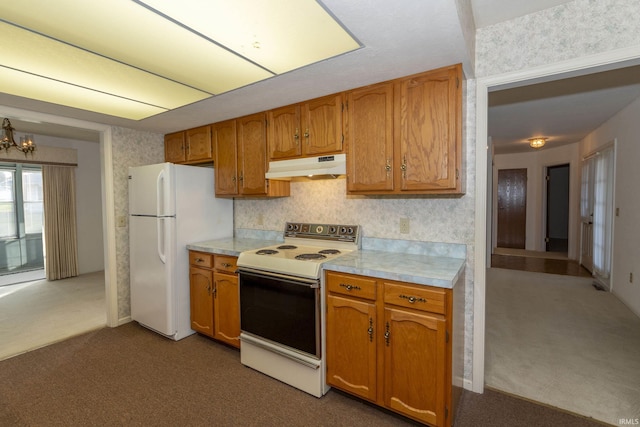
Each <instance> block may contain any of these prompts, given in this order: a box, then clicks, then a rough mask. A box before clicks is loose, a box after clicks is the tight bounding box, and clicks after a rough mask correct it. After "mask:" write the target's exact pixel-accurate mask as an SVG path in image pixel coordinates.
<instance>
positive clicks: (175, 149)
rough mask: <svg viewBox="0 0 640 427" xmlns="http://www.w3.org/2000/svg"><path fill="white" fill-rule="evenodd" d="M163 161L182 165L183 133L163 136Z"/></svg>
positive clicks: (183, 151) (184, 157)
mask: <svg viewBox="0 0 640 427" xmlns="http://www.w3.org/2000/svg"><path fill="white" fill-rule="evenodd" d="M164 160H165V162H171V163H182V162H184V161H185V160H186V156H185V140H184V132H176V133H170V134H167V135H165V136H164Z"/></svg>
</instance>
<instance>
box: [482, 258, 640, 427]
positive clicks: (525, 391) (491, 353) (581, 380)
mask: <svg viewBox="0 0 640 427" xmlns="http://www.w3.org/2000/svg"><path fill="white" fill-rule="evenodd" d="M486 301H487V314H486V357H485V375H486V378H485V381H486V384H487V385H488V386H490V387H493V388H495V389H498V390H503V391H506V392H509V393H512V394H514V395H517V396H522V397H525V398H528V399H532V400H534V401H538V402H542V403H545V404H549V405H551V406H555V407H558V408H562V409H565V410H568V411H571V412H574V413H578V414H581V415H585V416H588V417H593V418H595V419H597V420H600V421H604V422H606V423H609V424H613V425H618V424H619V420H620V419H632V420H637V419H640V319H639V318H638V317H637V316H635V315H634V314H633V313H632V312H631V311H630V310H629V309H628V308H627V307H626V306H625V305H624V304H622V302H620V301H619V300H618V299H617V298H616V297H615V296H614V295H613V294H611V293H608V292H602V291H597V290H595V289H594V287H593V286H592V279H590V278H578V277H570V276H559V275H549V274H542V273H532V272H524V271H515V270H503V269H489V270H488V272H487V295H486Z"/></svg>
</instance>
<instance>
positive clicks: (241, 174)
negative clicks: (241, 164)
mask: <svg viewBox="0 0 640 427" xmlns="http://www.w3.org/2000/svg"><path fill="white" fill-rule="evenodd" d="M239 179H240V182H242V181H244V176H243V173H242V172H240V178H239Z"/></svg>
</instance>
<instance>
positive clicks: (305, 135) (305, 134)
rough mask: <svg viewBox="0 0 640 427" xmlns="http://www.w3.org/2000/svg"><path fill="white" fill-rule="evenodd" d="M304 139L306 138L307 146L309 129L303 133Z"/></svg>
mask: <svg viewBox="0 0 640 427" xmlns="http://www.w3.org/2000/svg"><path fill="white" fill-rule="evenodd" d="M304 137H305V138H307V145H308V144H309V129H307V130H306V131H305V132H304Z"/></svg>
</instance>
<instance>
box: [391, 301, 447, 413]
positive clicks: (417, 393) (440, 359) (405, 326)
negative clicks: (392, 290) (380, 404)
mask: <svg viewBox="0 0 640 427" xmlns="http://www.w3.org/2000/svg"><path fill="white" fill-rule="evenodd" d="M384 328H385V331H384V334H385V340H384V342H385V344H384V402H385V406H387V407H388V408H390V409H393V410H394V411H397V412H400V413H402V414H404V415H407V416H409V417H411V418H414V419H417V420H419V421H422V422H426V423H429V424H432V425H437V426H441V425H444V422H445V416H444V415H445V390H446V389H447V386H446V383H445V379H446V360H445V357H446V332H445V331H446V324H445V320H444V317H441V316H439V315H431V314H428V313H418V312H411V311H408V310H402V309H396V308H391V307H388V306H385V318H384Z"/></svg>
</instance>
